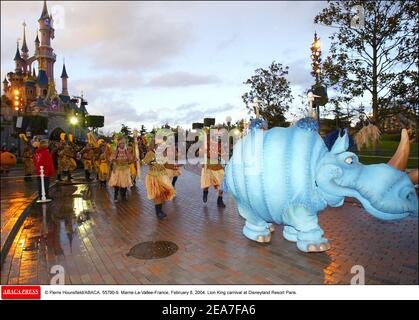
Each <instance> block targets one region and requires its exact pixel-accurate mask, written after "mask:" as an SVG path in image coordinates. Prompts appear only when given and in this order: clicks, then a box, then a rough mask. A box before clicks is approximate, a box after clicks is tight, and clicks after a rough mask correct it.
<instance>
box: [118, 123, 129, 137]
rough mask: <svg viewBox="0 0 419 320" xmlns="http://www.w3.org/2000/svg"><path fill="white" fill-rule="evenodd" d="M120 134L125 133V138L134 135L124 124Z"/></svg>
mask: <svg viewBox="0 0 419 320" xmlns="http://www.w3.org/2000/svg"><path fill="white" fill-rule="evenodd" d="M120 132H121V133H123V134H124V136H126V137H129V136H130V135H131V134H132V132H131V128H129V127H128V126H126V125H125V124H122V127H121V131H120Z"/></svg>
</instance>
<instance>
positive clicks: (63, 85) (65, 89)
mask: <svg viewBox="0 0 419 320" xmlns="http://www.w3.org/2000/svg"><path fill="white" fill-rule="evenodd" d="M67 79H68V75H67V70H66V69H65V61H63V72H61V94H62V95H63V96H69V94H68V84H67Z"/></svg>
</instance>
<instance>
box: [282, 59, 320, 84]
mask: <svg viewBox="0 0 419 320" xmlns="http://www.w3.org/2000/svg"><path fill="white" fill-rule="evenodd" d="M309 61H310V60H309V57H307V59H298V60H294V61H293V62H291V63H290V64H289V65H288V66H289V70H288V75H287V76H286V78H287V79H288V81H290V83H291V85H292V86H300V87H303V88H306V87H307V88H308V87H311V85H312V84H313V77H312V76H311V74H310V64H309Z"/></svg>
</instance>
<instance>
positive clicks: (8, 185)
mask: <svg viewBox="0 0 419 320" xmlns="http://www.w3.org/2000/svg"><path fill="white" fill-rule="evenodd" d="M0 182H1V185H0V188H1V196H0V200H1V203H0V206H1V248H3V246H4V244H5V242H6V240H7V238H8V237H9V234H10V232H11V231H12V229H13V226H14V225H15V223H16V221H17V220H18V219H19V217H20V215H21V214H22V212H23V211H24V210H25V209H26V207H28V205H29V204H30V203H31V202H32V201H33V200H34V199H35V197H36V194H35V191H36V180H35V178H33V179H32V181H24V179H23V169H20V170H19V169H14V170H12V171H11V172H10V173H9V174H7V175H6V174H2V175H1V176H0Z"/></svg>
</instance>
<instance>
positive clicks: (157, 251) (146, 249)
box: [127, 241, 178, 260]
mask: <svg viewBox="0 0 419 320" xmlns="http://www.w3.org/2000/svg"><path fill="white" fill-rule="evenodd" d="M177 250H178V246H177V245H176V244H175V243H173V242H170V241H156V242H153V241H149V242H143V243H139V244H137V245H135V246H133V247H132V248H131V250H130V251H129V252H128V253H127V256H128V257H134V258H137V259H144V260H151V259H161V258H166V257H169V256H171V255H172V254H174V253H175V252H176V251H177Z"/></svg>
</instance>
